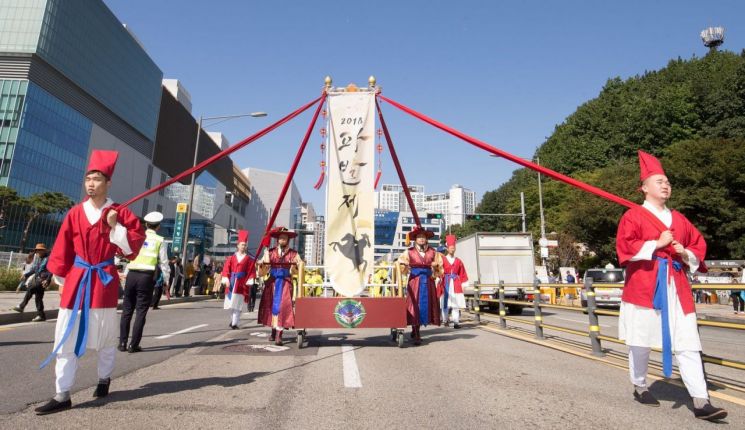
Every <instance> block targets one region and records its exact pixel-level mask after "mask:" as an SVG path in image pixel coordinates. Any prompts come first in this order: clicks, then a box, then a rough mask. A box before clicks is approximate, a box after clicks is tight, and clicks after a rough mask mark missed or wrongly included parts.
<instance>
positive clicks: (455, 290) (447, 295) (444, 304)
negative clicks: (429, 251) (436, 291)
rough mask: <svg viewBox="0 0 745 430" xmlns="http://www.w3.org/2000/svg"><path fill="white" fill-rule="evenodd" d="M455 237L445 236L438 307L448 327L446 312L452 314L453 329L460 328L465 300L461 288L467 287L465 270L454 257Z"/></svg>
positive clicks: (458, 259) (460, 262)
mask: <svg viewBox="0 0 745 430" xmlns="http://www.w3.org/2000/svg"><path fill="white" fill-rule="evenodd" d="M455 240H456V238H455V236H453V235H447V236H446V237H445V243H446V245H447V255H445V258H444V259H443V260H442V266H443V270H444V272H445V274H444V275H443V278H442V282H441V283H440V285H442V297H441V302H440V306H441V308H442V321H443V323H444V324H445V325H448V311H451V312H452V320H453V328H460V310H461V309H465V307H466V298H465V296H464V295H463V287H465V286H467V285H468V275H467V274H466V268H465V266H463V262H462V261H461V260H460V258H458V257H456V256H455Z"/></svg>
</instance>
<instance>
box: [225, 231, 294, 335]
mask: <svg viewBox="0 0 745 430" xmlns="http://www.w3.org/2000/svg"><path fill="white" fill-rule="evenodd" d="M269 236H270V237H271V238H273V239H276V240H277V246H275V247H274V248H270V249H266V250H264V255H262V257H261V260H259V262H258V276H259V277H263V276H266V275H269V278H268V279H267V280H266V282H265V283H264V293H263V294H262V295H261V303H259V315H258V318H257V319H258V322H259V324H262V325H264V326H267V327H271V328H272V334H271V336H270V337H269V340H270V341H273V342H274V343H275V345H280V346H281V345H282V343H283V342H282V332H283V331H284V330H286V329H288V328H292V327H295V311H294V310H293V308H292V275H293V274H296V273H298V270H299V267H300V266H302V265H303V260H302V259H301V258H300V255H299V254H298V253H297V251H295V250H294V249H292V248H290V239H292V238H294V237H295V236H297V233H295V232H294V231H291V230H288V229H286V228H285V227H276V228H274V229H273V230H272V231H271V232H270V233H269ZM223 271H224V270H223Z"/></svg>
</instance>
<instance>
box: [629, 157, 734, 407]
mask: <svg viewBox="0 0 745 430" xmlns="http://www.w3.org/2000/svg"><path fill="white" fill-rule="evenodd" d="M639 165H640V169H641V174H640V181H641V191H642V192H643V193H644V203H643V205H642V206H638V207H635V208H632V209H629V210H628V211H626V213H624V215H623V217H621V221H620V222H619V225H618V233H617V236H616V250H617V252H618V260H619V262H620V263H621V266H625V267H626V284H625V286H624V289H623V295H622V297H621V300H622V301H621V315H620V317H619V323H618V337H619V339H621V340H624V341H625V342H626V345H628V347H629V373H630V378H631V382H632V383H633V384H634V393H633V394H634V398H635V399H636V400H637V401H639V402H640V403H642V404H644V405H649V406H659V402H658V401H657V399H655V398H654V396H653V395H652V394H651V393H650V392H649V390H648V389H647V381H646V377H647V366H648V362H649V352H650V349H651V348H660V347H661V348H662V368H663V373H664V374H665V376H666V377H668V378H669V377H670V376H671V375H672V354H673V353H675V356H676V358H677V359H678V363H679V369H680V375H681V377H682V378H683V383H684V384H685V386H686V389H687V390H688V393H689V394H690V395H691V397H692V398H693V413H694V416H695V417H696V418H700V419H705V420H710V421H712V420H719V419H722V418H724V417H726V416H727V412H726V411H725V410H724V409H722V408H716V407H714V406H712V404H711V403H710V402H709V393H708V391H707V388H706V379H705V377H704V369H703V365H702V362H701V340H700V338H699V333H698V325H697V322H696V309H695V305H694V303H693V295H692V294H691V286H690V284H689V283H688V277H687V276H686V274H685V273H684V271H688V272H690V273H694V272H695V271H696V270H697V269H698V268H699V266H701V263H702V262H703V261H704V258H705V256H706V242H705V241H704V238H703V236H702V235H701V233H700V232H699V231H698V230H697V229H696V227H694V226H693V224H691V222H690V221H688V219H687V218H686V217H685V216H683V214H681V213H680V212H677V211H674V210H670V209H668V208H667V206H666V202H667V201H668V199H669V198H670V195H671V193H672V188H671V186H670V182H668V179H667V176H666V175H665V172H664V170H663V169H662V165H661V164H660V162H659V160H657V159H656V158H655V157H653V156H652V155H649V154H647V153H645V152H642V151H639ZM649 214H652V215H653V216H654V217H656V218H657V220H659V223H653V222H652V220H651V219H649ZM660 223H661V224H662V225H664V226H665V227H666V228H667V230H665V231H663V232H662V233H660V231H659V229H658V228H657V227H656V226H655V225H656V224H660Z"/></svg>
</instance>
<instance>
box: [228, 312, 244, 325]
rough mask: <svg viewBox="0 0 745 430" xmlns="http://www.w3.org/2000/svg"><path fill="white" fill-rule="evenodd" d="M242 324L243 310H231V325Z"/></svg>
mask: <svg viewBox="0 0 745 430" xmlns="http://www.w3.org/2000/svg"><path fill="white" fill-rule="evenodd" d="M240 322H241V310H240V309H231V310H230V323H231V324H233V325H238V323H240Z"/></svg>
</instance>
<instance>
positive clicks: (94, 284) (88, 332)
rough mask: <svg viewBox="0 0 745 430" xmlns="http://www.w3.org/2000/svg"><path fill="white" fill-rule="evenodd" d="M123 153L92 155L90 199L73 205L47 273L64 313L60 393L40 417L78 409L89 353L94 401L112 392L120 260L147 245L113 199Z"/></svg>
mask: <svg viewBox="0 0 745 430" xmlns="http://www.w3.org/2000/svg"><path fill="white" fill-rule="evenodd" d="M117 157H118V153H117V152H116V151H98V150H94V151H93V152H92V153H91V158H90V162H89V164H88V168H87V170H86V174H85V191H86V194H87V199H85V201H83V202H82V203H79V204H77V205H75V206H73V207H72V208H71V209H70V211H69V212H68V213H67V215H66V216H65V219H64V220H63V221H62V225H61V227H60V231H59V233H58V235H57V240H56V241H55V243H54V247H53V248H52V253H51V254H50V256H49V262H48V263H47V268H48V269H49V271H50V272H52V274H53V275H54V279H55V282H56V283H57V284H58V285H59V286H60V309H59V314H58V316H57V326H56V329H55V339H54V350H53V351H52V354H50V355H49V357H47V359H46V360H45V361H44V363H42V367H44V366H46V365H47V364H48V363H49V362H50V361H51V359H52V358H55V357H56V359H57V361H56V365H55V375H56V390H57V394H56V395H55V396H54V397H53V398H52V399H51V400H49V401H48V402H47V403H46V404H44V405H42V406H40V407H38V408H36V413H37V414H39V415H44V414H49V413H53V412H59V411H61V410H64V409H69V408H70V407H71V406H72V402H71V401H70V390H71V389H72V387H73V384H74V383H75V372H76V370H77V368H78V358H79V357H81V356H82V355H83V354H84V353H85V350H86V348H90V349H95V350H96V351H98V378H99V379H98V386H97V387H96V390H95V391H94V392H93V396H94V397H104V396H106V395H108V393H109V384H110V381H111V379H110V378H111V374H112V373H113V371H114V357H115V354H116V345H117V340H118V339H117V338H118V327H119V324H118V322H117V318H116V305H117V301H118V293H119V274H118V273H117V270H116V267H115V266H114V255H115V254H122V255H124V256H126V257H127V258H128V259H132V258H134V257H135V256H136V255H137V253H138V252H139V250H140V247H141V246H142V243H143V242H144V240H145V232H144V230H143V228H142V227H141V225H140V221H139V219H138V218H137V217H136V216H134V215H133V214H132V212H130V211H129V210H128V209H127V208H120V209H116V207H115V206H112V205H113V204H114V203H113V202H112V201H111V199H109V198H108V190H109V189H110V187H111V177H112V175H113V174H114V167H115V166H116V160H117Z"/></svg>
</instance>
